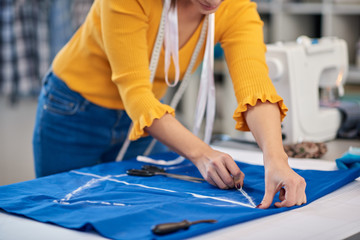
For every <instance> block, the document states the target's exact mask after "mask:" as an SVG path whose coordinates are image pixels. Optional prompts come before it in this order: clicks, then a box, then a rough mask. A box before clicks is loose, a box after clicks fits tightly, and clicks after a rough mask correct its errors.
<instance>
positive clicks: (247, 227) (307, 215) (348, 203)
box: [0, 147, 360, 240]
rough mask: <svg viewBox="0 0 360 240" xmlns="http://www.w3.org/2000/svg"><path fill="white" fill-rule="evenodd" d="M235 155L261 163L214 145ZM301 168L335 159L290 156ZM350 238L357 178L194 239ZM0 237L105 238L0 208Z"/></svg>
mask: <svg viewBox="0 0 360 240" xmlns="http://www.w3.org/2000/svg"><path fill="white" fill-rule="evenodd" d="M215 148H216V149H218V150H220V151H224V152H227V153H229V154H230V155H231V156H232V157H233V158H234V159H237V160H241V161H243V162H247V163H252V164H259V165H260V164H262V154H261V153H259V152H252V151H244V150H235V149H230V148H224V147H215ZM289 162H290V165H291V166H292V167H294V168H300V169H317V170H333V169H336V167H335V163H334V162H330V161H322V160H306V159H300V160H299V159H290V160H289ZM354 235H355V236H354ZM350 236H353V237H352V239H356V238H357V239H359V238H360V178H358V179H357V180H356V181H354V182H352V183H350V184H348V185H346V186H345V187H343V188H341V189H339V190H337V191H335V192H333V193H331V194H328V195H327V196H325V197H323V198H320V199H318V200H316V201H314V202H313V203H311V204H309V205H307V206H304V207H302V208H298V209H295V210H292V211H287V212H283V213H279V214H275V215H271V216H268V217H264V218H260V219H257V220H253V221H249V222H246V223H242V224H237V225H234V226H231V227H227V228H223V229H220V230H217V231H213V232H209V233H207V234H203V235H200V236H197V237H194V238H193V239H196V240H202V239H206V240H208V239H210V240H215V239H216V240H218V239H277V240H280V239H326V240H329V239H345V238H347V237H350ZM0 239H6V240H18V239H29V240H31V239H34V240H35V239H36V240H42V239H46V240H47V239H52V240H57V239H59V240H60V239H61V240H67V239H77V240H82V239H87V240H92V239H94V240H95V239H96V240H98V239H105V238H103V237H101V236H100V235H98V234H97V233H95V232H90V233H87V232H80V231H75V230H70V229H66V228H62V227H59V226H55V225H51V224H45V223H40V222H37V221H33V220H30V219H27V218H24V217H20V216H15V215H11V214H8V213H5V212H0Z"/></svg>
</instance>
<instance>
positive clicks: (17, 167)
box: [0, 97, 37, 186]
mask: <svg viewBox="0 0 360 240" xmlns="http://www.w3.org/2000/svg"><path fill="white" fill-rule="evenodd" d="M36 104H37V103H36V101H35V100H30V99H28V100H21V102H19V103H18V104H16V105H15V106H13V107H10V105H9V101H8V99H5V98H4V97H0V186H1V185H6V184H11V183H15V182H21V181H25V180H30V179H33V178H34V177H35V174H34V167H33V154H32V131H33V126H34V122H35V113H36Z"/></svg>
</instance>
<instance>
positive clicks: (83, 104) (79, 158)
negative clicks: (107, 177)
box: [33, 72, 167, 177]
mask: <svg viewBox="0 0 360 240" xmlns="http://www.w3.org/2000/svg"><path fill="white" fill-rule="evenodd" d="M130 124H131V119H130V118H129V116H128V115H127V114H126V112H125V111H124V110H113V109H107V108H104V107H100V106H98V105H95V104H93V103H91V102H89V101H87V100H86V99H85V98H83V97H82V96H81V95H80V94H79V93H77V92H74V91H72V90H71V89H69V88H68V87H67V85H66V84H65V83H64V82H63V81H62V80H61V79H59V78H58V77H56V76H55V75H54V74H53V73H52V72H50V73H48V74H47V75H46V76H45V78H44V81H43V87H42V90H41V93H40V96H39V102H38V109H37V114H36V122H35V128H34V135H33V151H34V162H35V172H36V176H37V177H42V176H46V175H50V174H54V173H59V172H64V171H69V170H71V169H77V168H81V167H86V166H92V165H95V164H99V163H105V162H110V161H114V160H115V158H116V156H117V154H118V151H119V150H120V148H121V146H122V144H123V143H124V141H125V139H126V136H127V132H128V129H129V126H130ZM151 140H152V137H144V138H140V139H139V140H137V141H134V142H131V143H130V146H129V148H128V150H127V152H126V154H125V157H124V159H128V158H133V157H136V156H137V155H141V154H143V152H144V151H145V149H146V148H147V146H148V145H149V143H150V142H151ZM164 151H167V148H166V147H165V145H162V144H161V143H157V144H156V145H155V147H154V149H153V151H152V153H159V152H164Z"/></svg>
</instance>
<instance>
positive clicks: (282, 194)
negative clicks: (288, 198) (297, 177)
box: [279, 188, 285, 201]
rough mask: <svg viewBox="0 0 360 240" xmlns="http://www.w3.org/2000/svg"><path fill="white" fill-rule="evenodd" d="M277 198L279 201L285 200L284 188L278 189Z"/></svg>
mask: <svg viewBox="0 0 360 240" xmlns="http://www.w3.org/2000/svg"><path fill="white" fill-rule="evenodd" d="M279 199H280V201H284V200H285V189H284V188H281V189H280V194H279Z"/></svg>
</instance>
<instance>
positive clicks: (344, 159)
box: [335, 147, 360, 169]
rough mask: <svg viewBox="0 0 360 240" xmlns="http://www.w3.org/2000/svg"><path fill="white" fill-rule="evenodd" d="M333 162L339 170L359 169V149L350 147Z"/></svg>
mask: <svg viewBox="0 0 360 240" xmlns="http://www.w3.org/2000/svg"><path fill="white" fill-rule="evenodd" d="M335 161H336V165H337V167H338V168H339V169H350V168H360V148H354V147H351V148H350V149H349V150H348V151H347V152H346V153H344V155H343V156H341V157H340V158H338V159H336V160H335Z"/></svg>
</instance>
